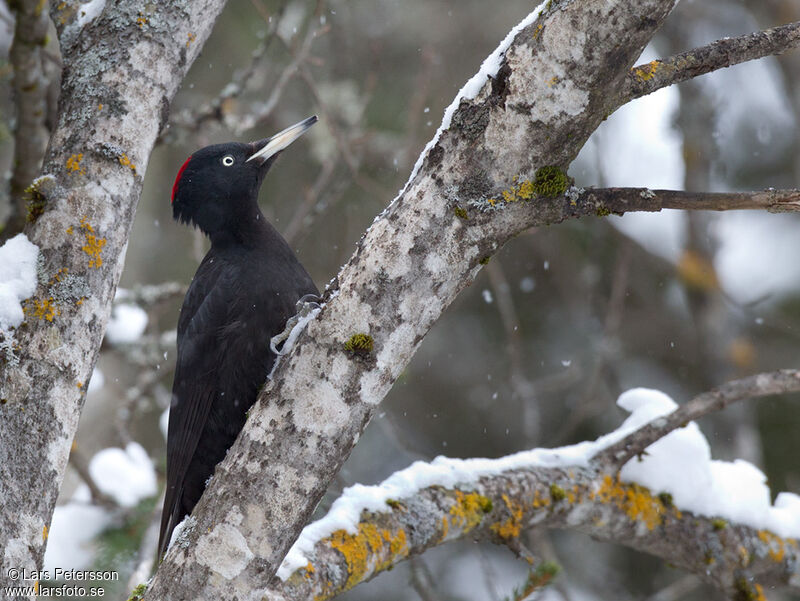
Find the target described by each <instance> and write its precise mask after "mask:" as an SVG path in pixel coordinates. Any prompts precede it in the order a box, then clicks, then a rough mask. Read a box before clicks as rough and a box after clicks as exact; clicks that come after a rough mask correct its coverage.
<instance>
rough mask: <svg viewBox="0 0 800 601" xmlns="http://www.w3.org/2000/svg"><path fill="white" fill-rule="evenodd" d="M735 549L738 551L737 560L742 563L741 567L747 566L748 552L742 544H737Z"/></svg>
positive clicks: (748, 562)
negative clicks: (737, 546)
mask: <svg viewBox="0 0 800 601" xmlns="http://www.w3.org/2000/svg"><path fill="white" fill-rule="evenodd" d="M737 551H738V552H739V562H740V563H741V564H742V566H743V567H747V566H749V565H750V552H749V551H748V550H747V549H746V548H745V547H744V546H743V545H739V548H738V549H737Z"/></svg>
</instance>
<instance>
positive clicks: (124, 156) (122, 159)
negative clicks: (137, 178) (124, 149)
mask: <svg viewBox="0 0 800 601" xmlns="http://www.w3.org/2000/svg"><path fill="white" fill-rule="evenodd" d="M119 164H120V165H122V166H123V167H129V168H130V170H131V171H133V174H134V175H136V165H134V164H133V163H132V162H131V160H130V159H129V158H128V155H127V154H125V153H123V154H122V156H120V157H119Z"/></svg>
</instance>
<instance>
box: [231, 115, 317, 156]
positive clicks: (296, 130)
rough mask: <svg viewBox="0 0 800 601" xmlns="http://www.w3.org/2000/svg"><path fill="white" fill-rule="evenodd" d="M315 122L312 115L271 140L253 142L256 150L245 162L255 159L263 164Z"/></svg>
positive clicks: (315, 118)
mask: <svg viewBox="0 0 800 601" xmlns="http://www.w3.org/2000/svg"><path fill="white" fill-rule="evenodd" d="M316 122H317V116H316V115H312V116H311V117H309V118H308V119H304V120H303V121H301V122H300V123H295V124H294V125H292V126H290V127H287V128H286V129H284V130H283V131H282V132H280V133H277V134H275V135H274V136H272V137H271V138H264V139H263V140H259V141H258V142H253V144H252V145H253V147H254V148H255V149H257V150H256V151H255V152H254V153H253V154H252V155H250V158H248V159H247V161H245V162H249V161H252V160H253V159H256V160H257V161H258V162H259V163H264V162H265V161H266V160H267V159H269V158H270V157H271V156H275V155H276V154H277V153H279V152H280V151H281V150H284V149H285V148H286V147H287V146H289V144H291V143H292V142H294V141H295V140H296V139H297V138H299V137H300V136H302V135H303V134H304V133H305V132H306V131H308V129H309V128H310V127H311V126H312V125H314V124H315V123H316Z"/></svg>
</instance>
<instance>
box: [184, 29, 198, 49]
mask: <svg viewBox="0 0 800 601" xmlns="http://www.w3.org/2000/svg"><path fill="white" fill-rule="evenodd" d="M195 39H197V36H196V35H195V34H193V33H187V34H186V47H187V48H188V47H189V46H191V45H192V42H194V41H195Z"/></svg>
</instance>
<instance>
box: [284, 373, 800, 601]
mask: <svg viewBox="0 0 800 601" xmlns="http://www.w3.org/2000/svg"><path fill="white" fill-rule="evenodd" d="M755 381H760V384H759V385H756V384H755V383H754V382H755ZM797 382H798V379H797V373H796V372H777V373H776V374H762V375H759V376H753V378H748V379H745V380H742V381H737V382H730V383H728V384H726V385H724V386H721V387H720V388H719V389H718V390H723V391H734V390H735V391H740V393H741V394H740V396H741V395H743V394H745V393H744V391H745V390H748V391H754V390H757V391H759V392H760V391H766V390H772V391H773V392H776V391H782V390H796V389H797ZM731 394H733V393H731ZM709 396H717V397H718V396H720V394H719V393H718V391H712V392H710V393H707V394H706V395H701V396H700V397H698V398H699V399H702V398H705V397H709ZM721 396H725V397H726V398H728V397H730V396H731V395H729V394H725V393H723V394H722V395H721ZM618 403H619V404H620V405H621V406H622V407H623V408H625V409H627V410H629V411H631V412H632V413H631V415H630V416H629V417H628V419H627V420H626V421H625V423H623V424H622V426H620V428H619V429H617V430H616V431H614V432H612V433H610V434H607V435H605V436H602V437H600V438H599V439H597V440H596V441H594V442H587V443H580V444H577V445H572V446H568V447H562V448H558V449H534V450H532V451H525V452H521V453H517V454H515V455H510V456H507V457H502V458H499V459H466V460H460V459H448V458H445V457H439V458H437V459H435V460H434V461H433V462H431V463H425V462H416V463H414V464H413V465H411V466H410V467H408V468H406V469H404V470H402V471H399V472H396V473H395V474H393V475H392V476H390V477H389V478H388V479H387V480H385V481H384V482H382V483H381V484H379V485H377V486H363V485H355V486H353V487H350V488H348V489H346V490H345V491H344V492H343V494H342V496H341V497H340V498H339V499H338V500H337V501H336V502H335V503H334V504H333V506H332V507H331V509H330V511H329V512H328V514H327V515H326V516H325V517H323V518H322V519H320V520H318V521H316V522H314V523H312V524H310V525H308V526H307V527H306V528H305V529H304V530H303V533H302V534H301V535H300V538H299V540H298V541H297V542H296V543H295V545H294V546H293V547H292V549H291V551H290V552H289V555H288V556H287V558H286V559H285V560H284V562H283V565H282V566H281V569H280V570H279V572H278V575H279V576H280V578H281V579H282V580H280V581H278V580H276V581H274V582H273V585H272V587H271V588H270V590H269V594H268V598H272V599H310V598H315V599H329V598H331V597H334V596H336V595H338V594H339V593H341V592H343V591H345V590H348V589H350V588H352V587H353V586H355V585H357V584H359V583H361V582H364V581H366V580H369V579H370V578H372V577H374V576H376V575H377V574H379V573H380V572H382V571H384V570H387V569H391V568H392V567H393V566H394V565H396V564H397V563H399V562H401V561H403V560H405V559H407V558H409V557H410V556H413V555H418V554H421V553H423V552H424V551H426V550H428V549H430V548H433V547H436V546H438V545H440V544H442V543H445V542H448V541H452V540H456V539H459V538H462V537H469V538H471V539H474V540H487V541H492V542H495V543H500V544H508V545H509V546H510V547H511V548H512V549H513V548H514V547H515V542H516V539H517V537H518V536H519V534H520V533H521V532H522V531H523V530H524V529H527V528H531V527H536V528H546V529H552V528H561V529H563V528H568V529H574V530H578V531H581V532H584V533H586V534H589V535H590V536H592V537H594V538H597V539H600V540H604V541H610V542H616V543H619V544H623V545H626V546H630V547H633V548H636V549H639V550H642V551H646V552H648V553H651V554H653V555H656V556H658V557H660V558H661V559H663V560H665V561H668V562H670V563H672V564H674V565H678V566H681V567H683V568H685V569H687V570H688V571H690V572H693V573H695V574H696V575H698V576H699V577H701V578H702V579H704V580H706V581H707V582H709V583H711V584H712V585H714V586H716V587H718V588H719V589H720V590H722V591H724V592H725V593H727V594H729V595H730V596H732V597H733V596H734V595H736V594H738V595H741V596H742V597H743V598H755V597H756V596H757V593H758V592H759V591H760V590H763V589H764V588H766V587H789V588H791V589H794V590H796V591H800V548H798V542H799V541H798V539H800V497H798V496H797V495H793V494H789V493H781V494H780V495H778V498H777V500H776V503H775V505H774V506H772V505H770V502H769V499H770V496H769V490H768V488H767V486H766V484H765V481H766V479H765V476H764V475H763V474H762V473H761V472H760V471H758V470H757V468H755V467H754V466H752V465H750V464H748V463H746V462H743V461H737V462H734V463H728V462H721V461H712V460H711V456H710V452H709V450H708V442H707V441H706V439H705V437H704V436H703V435H702V434H701V433H700V431H699V429H698V428H697V426H696V424H694V423H691V424H688V426H687V428H686V430H685V431H684V432H678V433H672V434H669V431H668V430H665V429H660V430H659V431H658V434H660V436H656V437H649V439H650V442H651V443H652V442H655V441H656V440H658V438H660V437H661V436H663V438H661V440H660V441H659V442H658V443H657V444H655V445H653V447H652V448H651V449H649V451H648V456H647V457H646V458H645V459H644V460H643V461H639V460H633V461H632V462H631V464H632V466H631V469H627V467H626V468H625V469H623V471H622V473H620V474H617V473H616V470H614V469H609V467H613V466H609V465H608V464H607V463H606V462H605V461H604V460H603V457H604V453H606V452H607V450H608V449H611V448H614V447H615V445H616V444H619V443H618V442H616V441H619V439H620V438H622V437H625V438H623V440H629V439H630V438H631V437H637V436H639V435H640V434H641V433H647V432H648V431H649V430H648V429H649V428H650V427H651V424H652V423H657V422H658V420H659V419H660V418H658V417H656V421H655V422H651V420H652V419H653V418H654V416H658V415H661V414H663V413H664V412H668V411H671V410H672V409H674V408H675V407H676V405H675V403H673V402H672V400H671V399H669V398H668V397H666V395H664V394H663V393H660V392H658V391H653V390H647V389H635V390H632V391H628V392H627V393H625V394H623V395H622V396H621V397H620V399H619V401H618ZM696 405H697V403H696V401H692V402H691V403H689V404H687V405H686V406H685V407H690V406H696ZM723 406H724V404H723V403H719V402H718V403H713V404H711V407H710V408H709V405H708V404H705V405H704V407H705V408H706V412H708V411H710V410H717V409H721V408H722V407H723ZM678 414H681V415H685V412H684V411H683V410H682V409H681V410H678V411H675V412H674V413H673V414H671V415H678ZM701 414H703V413H699V412H692V415H698V416H699V415H701ZM648 422H650V423H649V424H648ZM644 424H647V425H644ZM664 474H668V479H664V478H663V475H664ZM632 476H635V477H632ZM704 476H708V477H704ZM643 483H646V484H649V486H645V485H643ZM699 500H701V501H699ZM704 501H707V502H708V504H707V505H706V506H703V505H702V502H704ZM751 593H752V595H751Z"/></svg>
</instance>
